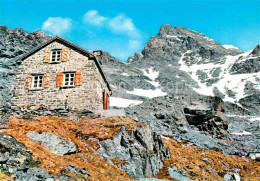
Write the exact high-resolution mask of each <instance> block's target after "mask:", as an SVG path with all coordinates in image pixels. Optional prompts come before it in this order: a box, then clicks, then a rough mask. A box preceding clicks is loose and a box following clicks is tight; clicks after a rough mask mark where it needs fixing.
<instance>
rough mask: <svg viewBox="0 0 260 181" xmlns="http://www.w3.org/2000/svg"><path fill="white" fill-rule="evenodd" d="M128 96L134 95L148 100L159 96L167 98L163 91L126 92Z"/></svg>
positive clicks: (138, 90)
mask: <svg viewBox="0 0 260 181" xmlns="http://www.w3.org/2000/svg"><path fill="white" fill-rule="evenodd" d="M126 92H127V93H128V94H134V95H138V96H143V97H148V98H154V97H159V96H166V95H167V93H165V92H163V91H162V90H161V89H155V90H152V89H148V90H145V89H134V90H133V91H126Z"/></svg>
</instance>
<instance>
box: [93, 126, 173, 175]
mask: <svg viewBox="0 0 260 181" xmlns="http://www.w3.org/2000/svg"><path fill="white" fill-rule="evenodd" d="M97 152H98V153H99V155H100V156H102V157H103V158H105V159H106V160H107V161H108V162H109V163H112V162H111V159H113V158H118V159H120V160H124V161H126V162H127V164H120V165H117V166H118V167H119V168H122V169H124V170H126V172H127V173H128V174H129V175H131V176H133V177H135V178H143V177H144V176H154V175H156V174H157V173H158V172H159V170H160V169H161V168H162V167H163V160H164V159H166V158H169V150H168V148H166V146H165V145H164V143H163V142H162V140H161V137H160V136H159V135H157V134H156V133H153V132H152V131H151V130H150V128H149V127H148V126H145V125H144V124H142V125H141V127H140V128H138V129H136V130H133V131H132V133H131V134H130V135H129V133H127V132H126V130H125V128H124V127H122V128H121V130H120V132H119V133H117V134H116V135H115V136H114V139H113V140H105V141H101V142H100V148H99V149H98V150H97Z"/></svg>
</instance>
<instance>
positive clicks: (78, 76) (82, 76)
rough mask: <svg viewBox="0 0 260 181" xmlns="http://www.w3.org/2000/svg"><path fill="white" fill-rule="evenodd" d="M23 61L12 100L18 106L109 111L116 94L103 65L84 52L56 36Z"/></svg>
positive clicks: (24, 57) (22, 59)
mask: <svg viewBox="0 0 260 181" xmlns="http://www.w3.org/2000/svg"><path fill="white" fill-rule="evenodd" d="M20 59H21V64H20V65H19V67H18V69H17V72H16V77H15V78H16V79H15V84H14V94H15V95H14V97H13V100H12V102H13V103H14V104H16V105H17V106H20V107H27V106H35V105H44V106H45V107H48V108H49V109H70V110H101V109H108V108H109V97H110V95H111V94H112V91H111V89H110V87H109V84H108V82H107V80H106V77H105V75H104V73H103V71H102V68H101V66H100V64H99V62H98V61H97V59H96V58H95V56H94V55H93V54H91V53H90V52H88V51H87V50H85V49H84V48H81V47H79V46H78V45H75V44H74V43H71V42H70V41H68V40H65V39H63V38H61V37H59V36H55V37H53V38H51V39H50V40H48V41H47V42H45V43H43V44H41V45H40V46H38V47H36V48H34V49H32V50H31V51H29V52H28V53H26V54H24V55H23V56H22V57H21V58H20Z"/></svg>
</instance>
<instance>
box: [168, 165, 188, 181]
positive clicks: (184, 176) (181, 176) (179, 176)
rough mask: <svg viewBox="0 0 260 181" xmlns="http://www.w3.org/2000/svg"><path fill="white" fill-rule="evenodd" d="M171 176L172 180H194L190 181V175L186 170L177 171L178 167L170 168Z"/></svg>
mask: <svg viewBox="0 0 260 181" xmlns="http://www.w3.org/2000/svg"><path fill="white" fill-rule="evenodd" d="M168 170H169V174H170V176H171V177H172V178H174V179H176V180H180V181H192V179H190V178H189V177H188V173H187V172H186V171H185V170H182V171H179V170H178V169H177V167H172V168H169V169H168Z"/></svg>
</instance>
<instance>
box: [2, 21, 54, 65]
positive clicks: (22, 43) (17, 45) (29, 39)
mask: <svg viewBox="0 0 260 181" xmlns="http://www.w3.org/2000/svg"><path fill="white" fill-rule="evenodd" d="M50 38H51V36H50V35H47V34H46V33H44V32H42V31H35V32H32V33H28V32H26V31H24V30H23V29H21V28H16V29H14V30H12V29H10V28H8V27H6V26H4V25H0V62H1V60H3V59H10V58H14V57H17V56H19V55H21V54H23V53H25V52H26V51H28V50H29V49H30V48H33V47H35V46H37V45H39V44H40V43H43V42H45V41H47V40H48V39H50Z"/></svg>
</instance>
